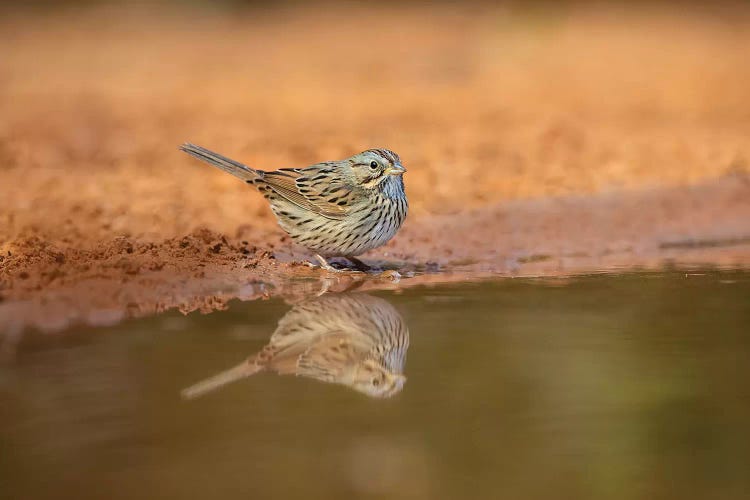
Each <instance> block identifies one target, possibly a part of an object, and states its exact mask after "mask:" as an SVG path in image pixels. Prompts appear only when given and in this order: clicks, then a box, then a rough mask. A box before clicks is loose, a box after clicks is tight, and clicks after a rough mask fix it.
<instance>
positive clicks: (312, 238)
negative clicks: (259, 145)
mask: <svg viewBox="0 0 750 500" xmlns="http://www.w3.org/2000/svg"><path fill="white" fill-rule="evenodd" d="M180 149H181V150H182V151H185V152H186V153H188V154H189V155H192V156H194V157H196V158H198V159H199V160H203V161H205V162H206V163H208V164H210V165H213V166H215V167H218V168H220V169H222V170H224V171H225V172H228V173H230V174H232V175H234V176H235V177H239V178H240V179H242V180H244V181H245V182H246V183H248V184H252V185H254V186H255V187H256V188H257V189H258V191H260V192H261V193H262V194H263V196H265V198H266V199H267V200H268V202H269V203H270V205H271V210H272V211H273V213H274V215H276V219H277V220H278V222H279V225H280V226H281V228H282V229H283V230H284V231H286V232H287V233H289V235H290V236H291V237H292V239H293V240H294V241H295V242H296V243H298V244H299V245H301V246H303V247H305V248H308V249H309V250H312V251H313V252H315V257H316V259H317V260H318V261H319V262H320V264H321V267H323V268H324V269H326V270H328V271H336V270H337V269H335V268H334V267H332V266H331V265H330V264H329V263H328V261H327V260H326V259H325V257H336V256H339V257H346V258H347V259H348V260H349V261H351V262H353V263H354V264H355V265H356V266H358V267H360V268H364V269H367V268H368V266H366V265H365V264H364V263H363V262H362V261H360V260H359V259H357V258H356V256H357V255H360V254H363V253H365V252H367V251H368V250H372V249H373V248H377V247H379V246H381V245H384V244H385V243H387V242H388V241H389V240H390V239H391V238H393V236H394V235H395V234H396V232H397V231H398V230H399V228H400V227H401V224H402V223H403V222H404V219H405V218H406V212H407V210H408V207H409V204H408V202H407V200H406V193H405V191H404V180H403V174H404V172H406V169H405V168H404V167H403V165H401V159H400V158H399V156H398V155H397V154H396V153H394V152H393V151H390V150H388V149H368V150H367V151H363V152H361V153H358V154H356V155H354V156H352V157H350V158H347V159H345V160H340V161H329V162H323V163H317V164H315V165H311V166H309V167H305V168H282V169H279V170H274V171H263V170H256V169H254V168H250V167H248V166H246V165H243V164H242V163H239V162H237V161H235V160H231V159H229V158H227V157H225V156H222V155H220V154H218V153H214V152H213V151H209V150H208V149H205V148H202V147H200V146H196V145H195V144H189V143H186V144H183V145H182V146H180Z"/></svg>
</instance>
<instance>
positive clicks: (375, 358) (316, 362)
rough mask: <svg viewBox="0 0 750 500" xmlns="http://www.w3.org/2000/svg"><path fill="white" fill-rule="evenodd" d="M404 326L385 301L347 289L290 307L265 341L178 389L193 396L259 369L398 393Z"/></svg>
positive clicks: (380, 393) (406, 340)
mask: <svg viewBox="0 0 750 500" xmlns="http://www.w3.org/2000/svg"><path fill="white" fill-rule="evenodd" d="M408 348H409V330H408V328H407V327H406V324H405V323H404V321H403V319H402V318H401V315H400V314H399V313H398V312H397V311H396V309H394V308H393V306H392V305H390V304H389V303H388V302H386V301H385V300H383V299H381V298H378V297H372V296H370V295H365V294H360V293H353V294H346V295H325V296H323V297H318V298H316V299H313V300H309V301H306V302H302V303H300V304H298V305H296V306H294V307H293V308H292V309H291V310H290V311H289V312H288V313H287V314H286V315H285V316H284V317H283V318H281V320H280V321H279V323H278V326H277V327H276V331H274V333H273V335H272V336H271V340H270V341H269V342H268V344H267V345H266V346H265V347H264V348H263V349H261V350H260V351H259V352H258V353H257V354H254V355H252V356H250V357H249V358H247V360H246V361H244V362H243V363H241V364H240V365H238V366H235V367H234V368H230V369H229V370H226V371H224V372H222V373H219V374H218V375H215V376H213V377H210V378H208V379H206V380H204V381H201V382H198V383H197V384H195V385H193V386H191V387H189V388H187V389H185V390H184V391H182V395H183V397H185V398H190V399H191V398H195V397H198V396H201V395H203V394H206V393H208V392H211V391H214V390H216V389H218V388H219V387H222V386H224V385H226V384H228V383H230V382H234V381H236V380H239V379H242V378H245V377H249V376H251V375H255V374H256V373H259V372H262V371H275V372H277V373H278V374H280V375H298V376H302V377H309V378H313V379H316V380H320V381H323V382H329V383H335V384H341V385H345V386H348V387H351V388H352V389H355V390H357V391H359V392H362V393H364V394H367V395H368V396H372V397H380V398H384V397H390V396H393V395H394V394H396V393H398V392H399V391H401V389H402V387H403V384H404V382H405V380H406V377H405V376H404V375H403V374H402V371H403V368H404V363H405V361H406V351H407V349H408Z"/></svg>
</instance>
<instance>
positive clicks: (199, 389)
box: [180, 358, 263, 399]
mask: <svg viewBox="0 0 750 500" xmlns="http://www.w3.org/2000/svg"><path fill="white" fill-rule="evenodd" d="M262 369H263V366H262V365H260V364H258V363H255V362H254V358H251V359H248V360H247V361H245V362H243V363H242V364H239V365H237V366H235V367H234V368H230V369H229V370H226V371H223V372H221V373H219V374H217V375H214V376H213V377H209V378H207V379H205V380H201V381H200V382H198V383H196V384H193V385H191V386H190V387H188V388H187V389H183V390H182V392H180V394H181V395H182V397H183V398H185V399H195V398H198V397H200V396H203V395H204V394H208V393H209V392H212V391H215V390H216V389H218V388H220V387H223V386H225V385H227V384H231V383H232V382H235V381H237V380H241V379H243V378H246V377H249V376H251V375H255V374H256V373H258V372H259V371H261V370H262Z"/></svg>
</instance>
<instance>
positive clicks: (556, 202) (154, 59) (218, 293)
mask: <svg viewBox="0 0 750 500" xmlns="http://www.w3.org/2000/svg"><path fill="white" fill-rule="evenodd" d="M643 9H645V8H642V9H641V10H639V11H637V12H629V11H625V10H618V9H615V8H607V9H601V8H600V9H596V10H593V11H592V10H591V8H588V9H584V8H575V9H572V8H565V9H563V8H560V9H558V10H556V11H555V12H539V11H524V10H518V9H509V8H505V9H486V8H481V9H480V8H478V7H471V8H468V7H467V8H463V9H461V10H456V9H452V10H451V9H449V8H448V7H441V8H430V10H429V15H426V14H425V11H424V7H422V8H417V7H414V8H406V7H402V8H396V7H391V8H382V9H378V10H363V9H354V8H353V7H346V8H343V7H335V8H334V7H326V8H319V9H303V8H289V9H276V10H272V11H255V10H245V11H238V12H232V13H226V12H217V11H212V10H193V11H191V12H165V11H160V12H158V13H154V12H147V11H142V10H141V11H133V10H130V11H122V10H106V9H100V10H96V11H92V12H86V13H84V12H80V11H66V12H63V13H58V14H55V15H51V16H43V17H40V16H39V15H38V14H29V13H7V14H6V15H4V16H2V20H0V61H2V64H0V176H1V177H0V179H1V182H0V330H2V331H6V332H18V331H21V330H23V329H24V328H25V327H27V326H35V327H37V328H40V329H44V330H60V329H64V328H66V327H67V326H68V325H70V324H71V323H77V322H83V323H89V324H106V323H112V322H116V321H119V320H121V319H122V318H125V317H129V316H140V315H145V314H152V313H154V312H157V311H160V310H164V309H168V308H172V307H179V308H181V309H182V310H184V311H190V310H194V309H201V310H212V309H215V308H218V307H222V306H223V304H225V303H226V301H227V300H229V299H231V298H235V297H239V298H245V299H249V298H257V297H262V296H270V295H273V294H292V295H294V294H297V293H308V292H312V291H314V290H317V289H319V288H320V286H323V285H321V283H320V282H319V280H318V278H321V277H322V273H321V272H320V271H316V270H311V269H309V268H307V267H305V266H304V265H302V264H301V262H302V261H304V260H305V259H307V258H309V257H310V254H309V253H307V252H306V251H305V250H304V249H299V248H294V247H292V246H291V244H290V242H289V239H288V238H286V237H285V235H284V234H283V233H282V232H281V230H280V229H278V228H277V226H276V224H275V221H274V219H273V216H272V214H271V212H270V211H269V209H268V208H267V206H266V205H265V203H264V201H263V198H262V197H261V196H260V195H258V194H257V193H255V192H253V191H252V190H251V189H250V188H248V187H246V186H244V185H243V184H242V183H240V182H238V181H236V180H235V179H233V178H232V177H230V176H227V175H225V174H222V173H221V172H219V171H217V170H215V169H212V168H210V167H208V166H204V165H202V164H199V163H197V162H195V161H194V160H192V159H190V158H188V157H186V156H185V155H184V154H181V153H180V152H178V151H177V149H176V146H177V145H178V144H180V143H182V142H184V141H191V142H196V143H198V144H201V145H205V146H207V147H210V148H212V149H215V150H218V151H221V152H223V153H225V154H227V155H228V156H233V157H235V158H237V159H240V160H242V161H244V162H246V163H248V164H250V165H253V166H257V167H258V168H265V169H271V168H278V167H285V166H305V165H307V164H311V163H315V162H317V161H321V160H328V159H339V158H342V157H345V156H348V155H350V154H352V153H354V152H357V151H359V150H362V149H366V148H369V147H376V146H382V147H388V148H390V149H393V150H395V151H397V152H398V153H399V154H400V155H401V157H402V159H403V160H404V163H405V165H406V166H407V168H408V170H409V171H408V173H407V175H406V179H405V180H406V185H407V194H408V196H409V201H410V206H411V211H410V214H409V218H408V220H407V223H406V225H405V227H404V228H403V230H402V232H401V233H399V235H398V236H397V237H396V239H395V240H394V241H392V242H391V243H390V244H389V245H387V246H386V247H383V248H382V249H378V250H376V251H373V252H371V253H370V254H367V255H365V256H364V259H365V260H366V261H370V262H375V263H379V264H380V265H382V266H384V267H387V268H397V269H399V271H400V272H401V274H402V275H403V276H404V278H403V279H402V280H401V281H400V282H399V283H397V284H396V283H394V282H393V281H392V280H390V279H387V278H373V279H368V280H366V281H367V283H366V284H365V285H364V286H368V287H396V286H409V285H416V284H422V283H426V282H427V283H431V282H439V281H446V280H463V279H468V278H474V277H481V276H497V275H503V276H509V275H542V276H559V275H568V274H573V273H580V272H595V271H600V270H621V269H633V268H638V267H646V268H658V267H661V266H664V265H665V264H669V265H678V266H680V265H683V266H688V265H699V266H705V265H709V266H729V267H745V266H747V265H748V264H750V173H749V172H750V163H749V162H750V100H749V99H747V97H748V93H747V81H750V67H748V65H747V47H748V46H750V29H749V28H750V8H744V9H743V8H741V7H733V8H732V9H730V10H722V9H717V10H711V11H705V10H704V11H692V10H690V9H682V10H681V12H679V13H677V12H676V11H675V9H667V8H662V9H650V10H643ZM412 275H413V277H412ZM296 278H315V279H312V280H309V281H301V280H297V279H296ZM360 281H361V279H360V277H351V276H348V277H339V278H336V279H334V280H333V285H331V282H326V283H328V284H326V285H325V286H333V287H334V288H336V287H346V286H350V285H351V283H352V282H357V284H361V283H359V282H360Z"/></svg>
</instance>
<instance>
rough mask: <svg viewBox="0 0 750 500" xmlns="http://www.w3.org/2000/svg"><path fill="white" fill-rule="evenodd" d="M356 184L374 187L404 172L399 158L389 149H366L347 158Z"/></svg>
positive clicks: (368, 187) (369, 187)
mask: <svg viewBox="0 0 750 500" xmlns="http://www.w3.org/2000/svg"><path fill="white" fill-rule="evenodd" d="M348 162H349V164H350V165H351V168H352V171H353V173H354V177H355V179H356V182H357V184H359V185H360V186H362V187H364V188H366V189H374V188H376V187H378V186H380V184H381V183H382V182H385V181H386V180H387V179H389V178H392V176H395V177H400V176H401V175H403V174H404V172H406V169H405V168H404V167H403V165H401V158H399V156H398V155H397V154H396V153H394V152H393V151H391V150H389V149H368V150H367V151H362V152H361V153H358V154H356V155H354V156H352V157H351V158H348Z"/></svg>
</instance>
